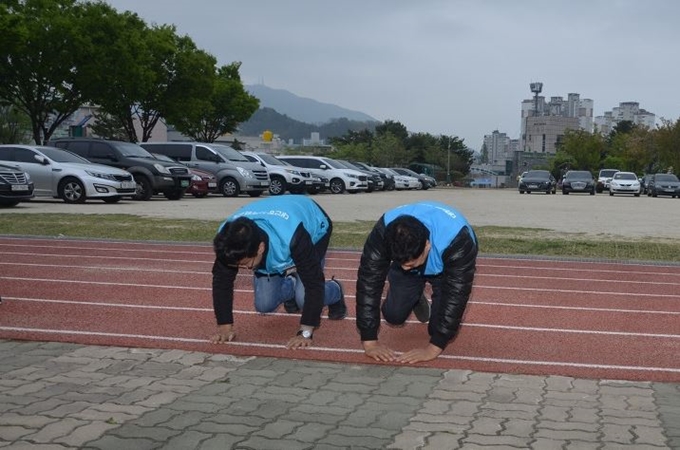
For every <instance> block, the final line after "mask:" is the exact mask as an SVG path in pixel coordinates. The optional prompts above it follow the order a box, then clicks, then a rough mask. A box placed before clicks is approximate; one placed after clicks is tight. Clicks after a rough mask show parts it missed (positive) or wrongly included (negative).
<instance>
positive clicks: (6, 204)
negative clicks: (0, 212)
mask: <svg viewBox="0 0 680 450" xmlns="http://www.w3.org/2000/svg"><path fill="white" fill-rule="evenodd" d="M18 204H19V200H0V208H4V207H8V208H11V207H12V206H17V205H18Z"/></svg>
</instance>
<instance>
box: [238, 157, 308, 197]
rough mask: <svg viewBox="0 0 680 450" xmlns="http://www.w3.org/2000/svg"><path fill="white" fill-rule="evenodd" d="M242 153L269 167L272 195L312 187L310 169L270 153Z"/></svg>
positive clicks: (296, 191)
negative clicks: (294, 165)
mask: <svg viewBox="0 0 680 450" xmlns="http://www.w3.org/2000/svg"><path fill="white" fill-rule="evenodd" d="M241 154H242V155H243V156H245V157H246V158H248V160H250V161H252V162H254V163H257V164H260V165H261V166H263V167H264V168H266V169H267V172H269V193H270V194H271V195H281V194H283V193H285V192H286V191H290V192H291V193H292V194H302V193H304V192H305V191H306V190H307V189H309V188H310V187H312V176H311V174H310V173H309V171H304V169H301V168H300V167H293V166H292V165H290V164H289V163H287V162H285V161H281V160H280V159H278V158H277V157H276V156H273V155H270V154H269V153H259V152H251V151H242V152H241Z"/></svg>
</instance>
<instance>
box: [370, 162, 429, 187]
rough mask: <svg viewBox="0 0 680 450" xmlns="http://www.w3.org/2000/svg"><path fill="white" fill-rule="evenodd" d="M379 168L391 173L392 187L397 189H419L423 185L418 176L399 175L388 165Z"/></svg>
mask: <svg viewBox="0 0 680 450" xmlns="http://www.w3.org/2000/svg"><path fill="white" fill-rule="evenodd" d="M380 170H381V171H384V172H386V173H389V174H391V175H392V178H393V179H394V189H395V190H397V191H403V190H413V189H421V188H422V186H423V184H422V182H421V181H420V180H419V179H418V178H415V177H411V176H408V175H401V174H400V173H398V172H396V171H394V170H392V169H390V168H388V167H381V168H380Z"/></svg>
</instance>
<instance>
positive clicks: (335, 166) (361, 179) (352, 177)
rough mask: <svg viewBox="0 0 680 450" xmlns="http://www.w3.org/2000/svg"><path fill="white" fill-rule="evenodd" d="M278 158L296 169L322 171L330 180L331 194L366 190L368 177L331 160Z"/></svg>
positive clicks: (308, 157) (294, 157)
mask: <svg viewBox="0 0 680 450" xmlns="http://www.w3.org/2000/svg"><path fill="white" fill-rule="evenodd" d="M278 158H279V159H280V160H282V161H286V162H288V163H290V164H292V165H294V166H297V167H304V168H306V169H321V170H323V173H324V175H325V176H326V177H327V178H328V179H329V180H330V186H329V189H330V191H331V193H332V194H342V193H343V192H345V191H347V192H349V193H352V194H354V193H357V192H361V191H366V190H367V189H368V177H367V175H366V174H365V173H363V172H359V171H358V170H354V169H347V168H346V167H344V166H342V165H341V164H340V163H338V162H337V161H335V160H334V159H332V158H327V157H325V156H306V155H294V156H293V155H291V156H288V155H286V156H283V155H282V156H279V157H278Z"/></svg>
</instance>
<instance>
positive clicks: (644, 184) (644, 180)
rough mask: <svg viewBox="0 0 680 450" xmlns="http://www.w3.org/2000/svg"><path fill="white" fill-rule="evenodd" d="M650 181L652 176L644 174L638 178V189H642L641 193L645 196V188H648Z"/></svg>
mask: <svg viewBox="0 0 680 450" xmlns="http://www.w3.org/2000/svg"><path fill="white" fill-rule="evenodd" d="M651 179H652V174H651V173H648V174H645V175H644V176H642V177H641V178H640V188H642V193H643V194H644V195H647V186H649V180H651Z"/></svg>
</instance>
